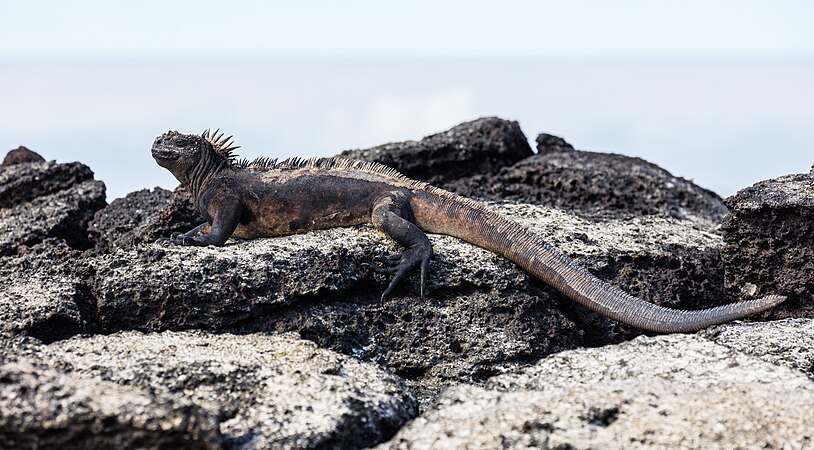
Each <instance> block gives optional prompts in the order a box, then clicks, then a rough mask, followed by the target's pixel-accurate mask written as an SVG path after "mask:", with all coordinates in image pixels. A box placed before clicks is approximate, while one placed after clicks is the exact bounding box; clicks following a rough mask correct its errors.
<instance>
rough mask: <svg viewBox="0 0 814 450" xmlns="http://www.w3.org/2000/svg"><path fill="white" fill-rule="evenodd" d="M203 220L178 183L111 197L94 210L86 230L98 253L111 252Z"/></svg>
mask: <svg viewBox="0 0 814 450" xmlns="http://www.w3.org/2000/svg"><path fill="white" fill-rule="evenodd" d="M203 222H204V219H203V217H201V215H200V213H199V212H198V211H197V210H195V207H194V206H193V205H192V198H191V196H190V194H189V191H188V190H187V189H185V188H184V187H182V186H179V187H178V188H176V189H175V191H168V190H166V189H162V188H160V187H156V188H153V189H142V190H139V191H136V192H131V193H129V194H127V195H126V196H125V197H124V198H117V199H116V200H113V202H111V203H110V205H108V206H107V207H106V208H104V209H102V210H100V211H99V212H97V213H96V215H95V216H94V218H93V220H92V221H91V222H90V224H89V227H88V228H89V230H88V231H89V235H90V239H91V240H92V241H93V242H94V243H95V244H96V248H95V250H96V251H97V252H111V251H113V250H115V249H118V248H127V247H130V246H132V245H134V244H138V243H144V242H155V241H156V240H157V239H159V238H162V237H169V236H170V235H171V234H172V233H174V232H180V233H184V232H187V231H189V230H191V229H192V228H194V227H196V226H197V225H199V224H201V223H203Z"/></svg>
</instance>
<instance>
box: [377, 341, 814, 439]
mask: <svg viewBox="0 0 814 450" xmlns="http://www.w3.org/2000/svg"><path fill="white" fill-rule="evenodd" d="M811 411H814V383H813V382H812V381H811V380H809V379H808V378H806V377H805V376H804V375H803V374H802V373H800V372H798V371H795V370H792V369H788V368H785V367H779V366H775V365H773V364H770V363H767V362H764V361H761V360H759V359H757V358H753V357H750V356H746V355H744V354H741V353H739V352H736V351H734V350H731V349H729V348H727V347H724V346H721V345H717V344H714V343H712V342H709V341H707V340H705V339H703V338H700V337H697V336H687V335H670V336H659V337H655V338H653V337H640V338H637V339H635V340H634V341H631V342H627V343H624V344H621V345H616V346H609V347H604V348H600V349H583V350H574V351H566V352H562V353H559V354H557V355H554V356H551V357H549V358H547V359H545V360H543V361H541V362H539V363H538V364H536V365H535V366H533V367H530V368H528V369H526V370H523V371H522V372H520V373H515V374H506V375H502V376H499V377H495V378H493V379H492V380H490V382H489V384H488V386H487V388H480V387H474V386H465V385H462V386H458V387H454V388H450V389H449V390H447V391H446V392H445V393H444V394H443V395H442V396H441V398H440V399H439V401H438V403H437V404H436V405H435V407H434V408H433V409H432V410H430V411H428V412H427V413H426V414H424V415H423V416H421V417H419V418H417V419H416V420H415V421H413V422H411V423H410V424H408V425H407V426H406V427H404V428H403V429H402V430H400V431H399V433H398V434H396V436H395V437H394V438H393V439H391V440H390V441H388V442H387V443H384V444H382V445H380V446H379V447H377V448H380V449H385V448H393V449H423V448H433V449H443V448H450V449H452V448H472V449H480V448H482V449H487V448H529V447H540V448H574V449H583V448H585V449H587V448H609V449H611V448H620V449H621V448H705V449H706V448H709V449H730V448H808V447H810V446H811V445H812V444H814V431H813V430H812V428H811V418H812V416H811Z"/></svg>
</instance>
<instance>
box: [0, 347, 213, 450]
mask: <svg viewBox="0 0 814 450" xmlns="http://www.w3.org/2000/svg"><path fill="white" fill-rule="evenodd" d="M218 442H219V439H218V430H217V422H216V420H215V418H213V417H211V416H209V415H207V414H205V413H204V412H203V411H201V409H200V408H198V407H196V406H195V405H193V404H191V403H190V402H188V401H185V400H184V399H183V398H181V397H177V398H174V399H167V398H160V397H158V396H156V395H154V394H152V393H151V392H149V391H147V390H143V389H137V388H133V387H129V386H121V385H117V384H115V383H111V382H109V381H103V380H101V379H96V380H93V379H86V378H77V377H73V376H70V375H66V374H64V373H63V372H59V371H57V370H53V369H49V368H47V367H42V366H39V367H38V366H35V365H33V364H31V362H30V361H28V360H25V359H24V360H22V361H15V362H10V363H7V364H3V365H0V448H7V449H17V450H25V449H41V448H59V449H66V450H69V449H77V450H78V449H103V448H122V449H124V448H190V449H217V448H220V447H219V446H218Z"/></svg>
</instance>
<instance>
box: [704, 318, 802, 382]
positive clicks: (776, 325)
mask: <svg viewBox="0 0 814 450" xmlns="http://www.w3.org/2000/svg"><path fill="white" fill-rule="evenodd" d="M700 335H701V336H704V337H706V338H707V339H710V340H712V341H714V342H716V343H718V344H721V345H725V346H727V347H729V348H732V349H735V350H737V351H739V352H743V353H746V354H748V355H751V356H755V357H757V358H760V359H762V360H764V361H768V362H770V363H772V364H777V365H781V366H786V367H790V368H792V369H797V370H800V371H802V372H804V373H805V374H807V375H808V376H809V377H810V378H812V379H814V319H805V318H801V319H782V320H774V321H770V322H755V323H735V324H727V325H725V326H719V327H712V328H709V329H707V330H704V331H702V332H701V333H700Z"/></svg>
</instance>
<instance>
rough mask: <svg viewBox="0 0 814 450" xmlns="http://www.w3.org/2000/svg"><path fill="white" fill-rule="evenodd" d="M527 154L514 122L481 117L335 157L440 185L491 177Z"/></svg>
mask: <svg viewBox="0 0 814 450" xmlns="http://www.w3.org/2000/svg"><path fill="white" fill-rule="evenodd" d="M531 155H532V151H531V147H530V146H529V143H528V139H527V138H526V136H525V135H524V134H523V131H522V130H520V125H519V124H518V123H517V122H513V121H508V120H503V119H500V118H497V117H484V118H481V119H477V120H473V121H471V122H464V123H462V124H460V125H457V126H455V127H452V128H450V129H449V130H447V131H443V132H441V133H437V134H433V135H431V136H427V137H425V138H424V139H422V140H420V141H407V142H394V143H390V144H384V145H380V146H377V147H373V148H369V149H362V150H346V151H344V152H342V153H341V154H340V155H339V156H342V157H344V158H350V159H361V160H364V161H373V162H378V163H381V164H384V165H386V166H390V167H393V168H396V169H398V170H399V171H400V172H401V173H403V174H404V175H406V176H408V177H410V178H413V179H415V180H420V181H426V182H429V183H431V184H439V185H441V184H444V183H446V182H449V181H452V180H455V179H458V178H460V177H464V176H470V175H472V174H476V173H487V174H492V173H495V172H496V171H497V170H498V169H500V168H501V167H503V166H506V165H510V164H513V163H515V162H517V161H520V160H521V159H523V158H526V157H529V156H531Z"/></svg>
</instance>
